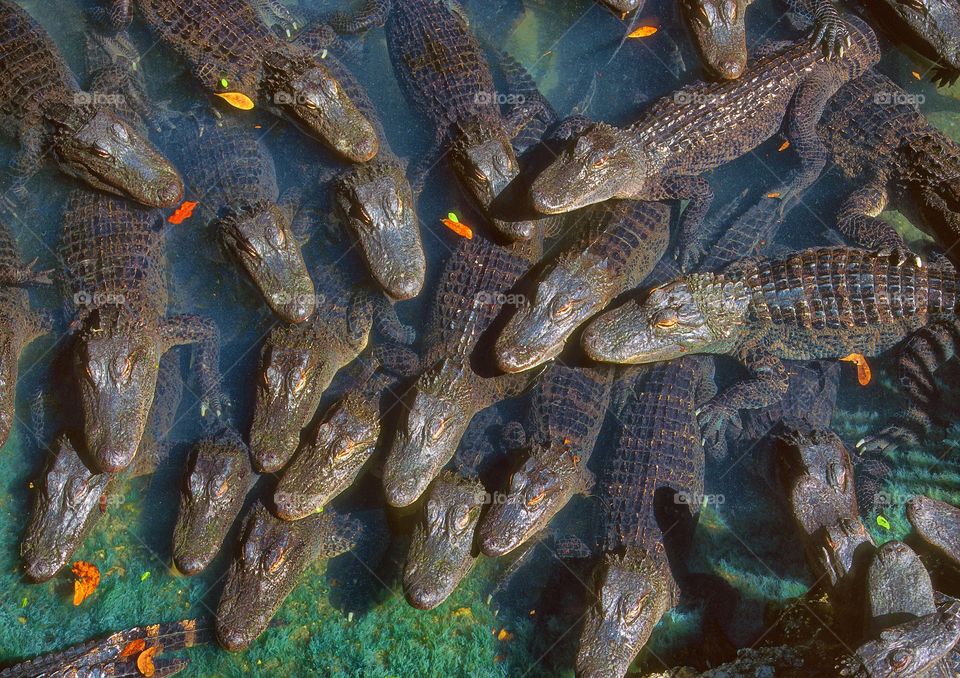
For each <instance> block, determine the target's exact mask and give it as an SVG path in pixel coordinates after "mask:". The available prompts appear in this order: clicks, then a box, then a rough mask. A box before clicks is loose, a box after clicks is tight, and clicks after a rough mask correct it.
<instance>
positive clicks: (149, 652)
mask: <svg viewBox="0 0 960 678" xmlns="http://www.w3.org/2000/svg"><path fill="white" fill-rule="evenodd" d="M156 653H157V648H156V647H148V648H147V649H146V650H144V651H143V652H141V653H140V656H139V657H137V670H138V671H140V673H142V674H143V675H144V676H146V677H147V678H151V676H153V674H154V673H156V672H157V668H156V667H155V666H154V665H153V655H155V654H156Z"/></svg>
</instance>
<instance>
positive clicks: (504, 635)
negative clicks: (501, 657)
mask: <svg viewBox="0 0 960 678" xmlns="http://www.w3.org/2000/svg"><path fill="white" fill-rule="evenodd" d="M497 640H513V634H512V633H510V632H509V631H507V630H506V629H500V633H498V634H497Z"/></svg>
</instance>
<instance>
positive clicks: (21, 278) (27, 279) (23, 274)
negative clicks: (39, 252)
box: [0, 260, 52, 285]
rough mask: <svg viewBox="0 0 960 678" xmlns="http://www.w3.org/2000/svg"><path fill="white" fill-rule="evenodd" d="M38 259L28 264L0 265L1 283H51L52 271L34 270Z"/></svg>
mask: <svg viewBox="0 0 960 678" xmlns="http://www.w3.org/2000/svg"><path fill="white" fill-rule="evenodd" d="M35 263H36V260H34V261H32V262H30V263H29V264H27V265H26V266H18V265H7V266H0V285H49V284H50V283H51V282H52V281H51V279H50V271H34V270H33V265H34V264H35Z"/></svg>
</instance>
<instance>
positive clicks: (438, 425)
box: [430, 417, 450, 441]
mask: <svg viewBox="0 0 960 678" xmlns="http://www.w3.org/2000/svg"><path fill="white" fill-rule="evenodd" d="M449 423H450V417H441V418H439V419H434V420H433V423H432V424H431V425H430V440H432V441H437V440H439V439H440V436H442V435H443V432H444V431H446V430H447V425H448V424H449Z"/></svg>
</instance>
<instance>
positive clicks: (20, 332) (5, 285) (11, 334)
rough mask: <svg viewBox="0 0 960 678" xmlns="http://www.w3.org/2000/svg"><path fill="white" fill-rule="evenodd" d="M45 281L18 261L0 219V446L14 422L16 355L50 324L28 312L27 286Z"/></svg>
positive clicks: (37, 314) (45, 331)
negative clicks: (0, 321) (1, 321)
mask: <svg viewBox="0 0 960 678" xmlns="http://www.w3.org/2000/svg"><path fill="white" fill-rule="evenodd" d="M47 282H49V278H48V276H47V274H46V273H45V272H41V271H34V270H32V267H31V266H30V265H27V266H25V265H24V264H23V262H22V260H21V259H20V253H19V251H18V248H17V242H16V240H15V239H14V237H13V233H12V232H11V231H10V228H9V226H8V225H7V223H6V220H3V219H0V317H3V318H4V319H5V321H4V323H3V325H2V326H0V446H3V444H4V443H6V442H7V437H8V436H9V435H10V429H11V427H12V426H13V419H14V412H13V406H14V400H15V396H16V385H17V374H18V372H19V368H18V363H19V361H20V354H21V353H22V352H23V350H24V349H25V348H26V346H27V345H28V344H29V343H30V342H32V341H33V340H34V339H36V338H37V337H39V336H41V335H43V334H46V333H47V332H49V331H50V322H49V320H47V319H46V318H45V317H43V316H42V315H41V314H39V313H37V312H35V311H33V310H31V308H30V297H29V294H28V292H27V287H26V286H27V285H31V284H43V283H47Z"/></svg>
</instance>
